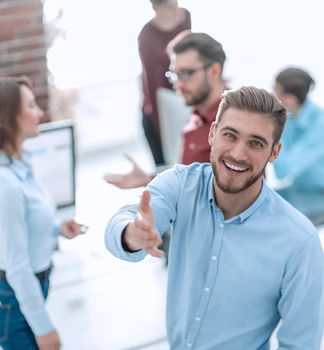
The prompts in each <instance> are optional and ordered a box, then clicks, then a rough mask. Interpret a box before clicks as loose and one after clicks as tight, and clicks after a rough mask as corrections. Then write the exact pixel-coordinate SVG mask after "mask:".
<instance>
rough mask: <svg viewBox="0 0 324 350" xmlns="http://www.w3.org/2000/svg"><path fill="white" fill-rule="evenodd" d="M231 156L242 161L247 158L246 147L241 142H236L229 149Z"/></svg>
mask: <svg viewBox="0 0 324 350" xmlns="http://www.w3.org/2000/svg"><path fill="white" fill-rule="evenodd" d="M231 156H232V157H233V158H234V159H235V160H237V161H242V160H246V159H247V149H246V145H245V144H244V143H243V142H237V143H235V145H234V146H233V148H232V150H231Z"/></svg>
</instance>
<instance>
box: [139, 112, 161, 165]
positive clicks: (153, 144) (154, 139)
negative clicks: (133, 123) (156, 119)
mask: <svg viewBox="0 0 324 350" xmlns="http://www.w3.org/2000/svg"><path fill="white" fill-rule="evenodd" d="M142 125H143V129H144V133H145V137H146V140H147V142H148V144H149V146H150V149H151V152H152V155H153V158H154V162H155V165H156V166H158V165H163V164H164V158H163V151H162V144H161V139H160V136H159V135H158V134H157V132H156V131H155V129H154V127H153V123H152V120H151V118H150V116H148V115H146V114H145V113H144V112H143V118H142Z"/></svg>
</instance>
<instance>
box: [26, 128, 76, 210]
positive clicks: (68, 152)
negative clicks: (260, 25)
mask: <svg viewBox="0 0 324 350" xmlns="http://www.w3.org/2000/svg"><path fill="white" fill-rule="evenodd" d="M39 131H40V133H39V135H38V136H37V137H35V138H31V139H28V140H26V141H25V143H24V145H23V146H24V149H25V150H26V151H27V152H29V153H30V155H31V162H32V166H33V171H34V174H35V177H36V178H37V179H38V181H39V182H40V184H41V185H42V186H43V187H45V189H46V190H47V191H48V192H49V194H50V195H51V196H52V198H53V199H54V202H55V204H56V206H57V208H58V209H63V208H68V207H74V206H75V166H76V164H75V163H76V159H75V141H74V126H73V123H72V122H71V121H58V122H50V123H45V124H40V126H39Z"/></svg>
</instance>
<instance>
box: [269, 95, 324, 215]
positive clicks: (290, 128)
mask: <svg viewBox="0 0 324 350" xmlns="http://www.w3.org/2000/svg"><path fill="white" fill-rule="evenodd" d="M323 135H324V110H323V109H322V108H320V107H319V106H317V105H316V104H314V103H313V102H311V101H310V100H309V99H306V101H305V102H304V103H303V105H302V106H301V108H300V110H299V112H298V114H297V115H289V117H288V120H287V122H286V125H285V129H284V132H283V134H282V137H281V143H282V149H281V151H280V154H279V157H278V159H277V160H276V161H275V162H274V168H275V172H276V176H277V177H278V178H279V179H285V178H288V179H290V180H291V181H292V184H291V186H289V187H287V188H286V189H284V190H282V191H279V193H280V194H281V195H282V196H283V197H284V198H285V199H287V200H288V201H289V202H290V203H291V204H293V205H294V206H295V207H296V208H297V209H299V210H301V211H302V212H303V213H305V214H306V215H312V214H313V213H315V214H318V213H324V138H323Z"/></svg>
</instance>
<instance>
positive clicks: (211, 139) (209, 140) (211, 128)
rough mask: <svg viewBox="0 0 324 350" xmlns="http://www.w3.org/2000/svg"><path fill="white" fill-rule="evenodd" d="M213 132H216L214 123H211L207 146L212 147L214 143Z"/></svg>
mask: <svg viewBox="0 0 324 350" xmlns="http://www.w3.org/2000/svg"><path fill="white" fill-rule="evenodd" d="M215 132H216V122H212V123H211V126H210V129H209V134H208V143H209V146H212V144H213V142H214V136H215Z"/></svg>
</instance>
